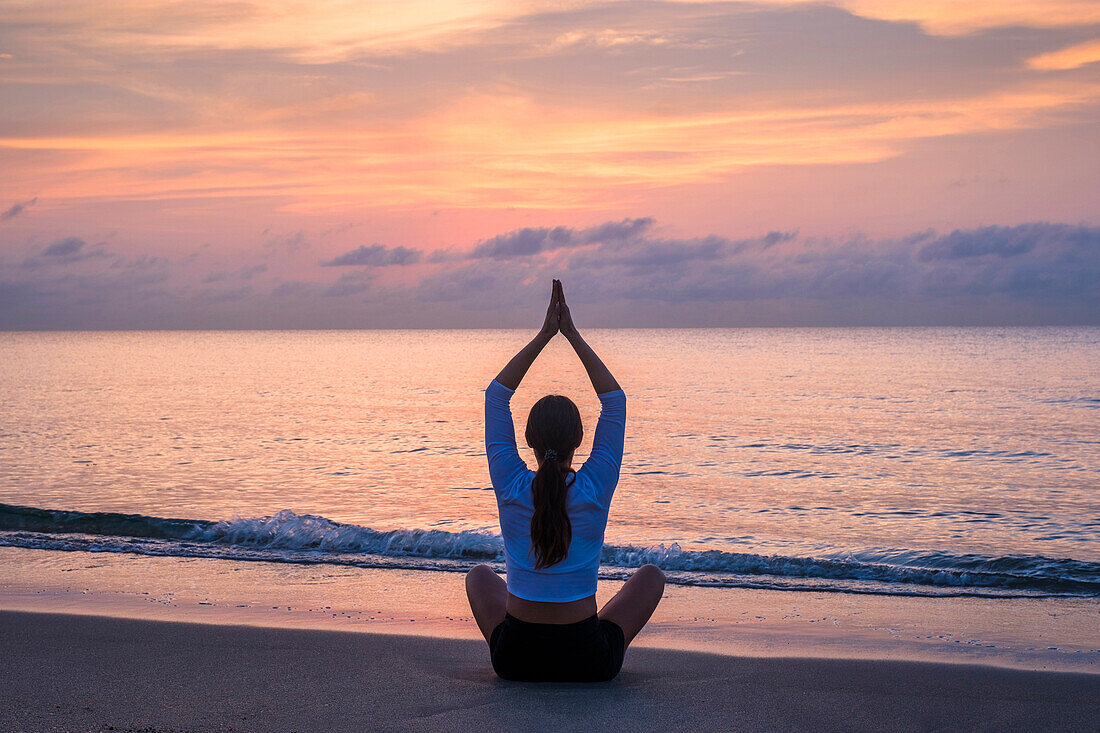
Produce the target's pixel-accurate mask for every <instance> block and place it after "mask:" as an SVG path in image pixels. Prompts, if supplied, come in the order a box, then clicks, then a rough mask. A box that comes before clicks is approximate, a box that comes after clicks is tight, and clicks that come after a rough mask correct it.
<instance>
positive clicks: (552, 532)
mask: <svg viewBox="0 0 1100 733" xmlns="http://www.w3.org/2000/svg"><path fill="white" fill-rule="evenodd" d="M526 437H527V445H529V446H531V448H532V449H534V451H535V454H536V455H537V456H538V457H539V458H540V459H541V460H542V465H541V466H539V470H538V471H537V472H536V473H535V478H534V480H533V481H532V482H531V496H532V500H533V502H534V505H535V513H534V514H533V515H532V516H531V547H532V549H533V550H534V552H535V568H536V569H538V570H541V569H542V568H548V567H550V566H551V565H557V564H558V563H559V562H561V561H562V560H564V559H565V556H566V555H567V554H568V553H569V543H570V541H571V540H572V539H573V525H572V524H571V523H570V521H569V514H568V513H567V512H566V511H565V500H566V494H567V493H568V490H569V487H570V486H572V485H573V480H574V479H575V478H576V476H577V472H576V471H573V470H572V469H570V470H568V471H567V470H565V469H564V468H563V467H562V466H563V465H565V464H566V462H567V461H568V460H569V458H570V456H572V455H573V451H575V450H576V449H577V446H579V445H580V444H581V439H582V438H583V437H584V428H583V427H582V426H581V413H580V410H578V409H577V406H576V405H575V404H573V400H571V399H569V398H568V397H562V396H561V395H546V396H545V397H543V398H542V399H541V400H539V401H538V402H536V403H535V404H534V406H533V407H532V408H531V413H530V414H529V415H528V416H527V431H526Z"/></svg>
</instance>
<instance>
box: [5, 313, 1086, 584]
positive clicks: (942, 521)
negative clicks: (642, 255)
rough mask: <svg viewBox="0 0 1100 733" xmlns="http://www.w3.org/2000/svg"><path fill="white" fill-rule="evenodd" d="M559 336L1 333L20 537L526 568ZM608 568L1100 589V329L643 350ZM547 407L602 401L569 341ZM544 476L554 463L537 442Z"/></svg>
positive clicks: (430, 565)
mask: <svg viewBox="0 0 1100 733" xmlns="http://www.w3.org/2000/svg"><path fill="white" fill-rule="evenodd" d="M532 335H533V332H526V331H505V330H476V331H473V330H472V331H456V330H442V331H430V330H410V331H399V330H397V331H373V330H364V331H255V332H251V331H250V332H245V331H205V332H199V331H187V332H49V333H23V332H9V333H0V354H3V358H2V359H0V389H2V392H3V401H2V404H3V409H2V411H0V546H5V547H13V548H26V549H34V550H37V551H40V552H41V553H42V554H41V555H39V556H38V557H41V558H49V557H57V558H59V562H60V561H61V560H60V559H61V558H64V557H65V553H71V552H73V551H81V552H99V553H102V552H108V553H125V554H130V555H145V556H164V557H179V558H218V559H221V560H225V561H228V562H231V563H249V562H254V561H257V560H260V561H268V562H276V563H287V564H292V565H312V566H331V567H340V566H343V567H348V566H354V567H368V568H395V569H401V570H402V571H406V572H407V571H418V570H425V571H427V570H454V571H458V570H464V569H466V568H469V567H470V566H471V565H473V564H475V563H479V562H488V563H491V564H496V565H497V566H498V567H500V569H501V570H502V569H503V564H502V544H501V540H500V537H499V526H498V524H497V517H496V505H495V501H494V498H493V493H492V489H491V487H490V484H489V478H488V472H487V469H486V464H485V457H484V449H483V426H482V409H483V403H482V401H483V390H484V388H485V386H486V385H487V384H488V383H489V381H490V380H491V379H492V378H493V377H494V376H495V374H496V373H497V371H498V370H499V369H500V368H501V367H502V366H503V365H504V363H505V362H506V361H507V360H508V359H509V358H510V357H511V356H512V355H513V353H514V352H515V351H517V350H518V349H519V348H520V347H521V346H522V345H523V344H524V343H526V341H527V339H529V338H530V336H532ZM585 335H586V337H587V338H588V340H589V342H590V343H591V344H592V345H593V347H594V348H595V349H596V350H597V352H598V353H599V354H600V355H601V356H602V357H603V359H604V361H605V362H606V363H607V365H608V366H609V368H610V369H611V370H612V372H613V373H614V374H615V375H616V377H617V378H618V380H619V381H620V383H621V384H622V386H623V388H624V390H625V391H626V394H627V399H628V403H627V412H628V423H627V439H626V453H625V456H624V460H623V468H622V474H621V478H620V482H619V485H618V488H617V490H616V493H615V498H614V501H613V503H612V507H611V515H610V520H609V523H608V528H607V535H606V544H605V548H604V553H603V560H602V565H601V576H602V577H604V578H609V579H615V578H622V577H625V576H626V575H627V574H628V573H629V572H630V569H632V568H634V567H637V566H639V565H641V564H643V563H647V562H652V563H656V564H657V565H659V566H661V567H662V568H664V569H665V570H666V571H667V573H668V576H669V581H670V583H671V584H673V585H682V586H693V585H694V586H707V587H711V588H755V589H776V590H803V591H813V592H820V593H845V594H868V595H885V596H898V595H901V596H909V595H913V596H968V597H970V596H972V597H977V598H989V599H994V600H995V599H997V598H1002V597H1003V598H1019V597H1026V598H1077V599H1082V598H1084V599H1096V598H1100V497H1098V492H1097V489H1098V486H1100V430H1098V427H1100V420H1098V418H1100V329H1098V328H896V329H895V328H844V329H820V328H809V329H764V328H758V329H656V330H644V329H621V330H599V329H596V330H591V331H586V332H585ZM546 393H560V394H565V395H568V396H570V397H572V398H573V399H574V400H575V401H576V402H577V404H578V405H579V407H580V409H581V414H582V418H583V420H584V424H585V430H586V442H585V443H584V444H583V445H582V449H581V451H580V452H579V453H578V456H577V462H578V463H579V462H581V461H583V458H584V453H585V451H586V449H587V445H589V441H590V440H591V431H592V429H593V428H594V426H595V420H596V415H597V411H598V406H599V403H598V401H597V400H596V398H595V396H594V394H593V393H592V390H591V387H590V386H589V384H588V381H587V379H586V377H585V374H584V371H583V369H582V367H581V366H580V364H579V363H578V362H577V360H576V359H575V357H574V356H573V355H572V352H571V351H570V350H569V347H568V344H567V343H566V342H565V341H564V340H563V339H557V340H555V342H554V343H552V344H551V346H550V347H548V349H547V350H546V352H545V353H544V355H543V356H542V357H541V358H540V360H539V361H537V362H536V364H535V366H534V367H533V368H532V370H531V372H530V373H529V375H528V376H527V378H526V379H525V380H524V382H523V384H522V386H521V387H520V389H519V391H518V392H517V394H516V397H515V398H514V400H513V410H514V417H515V419H516V422H517V425H518V428H517V433H518V434H519V435H520V438H521V440H522V429H523V423H524V420H525V419H526V414H527V410H528V409H529V407H530V405H531V404H533V402H534V401H535V400H536V399H538V398H539V397H541V396H542V395H543V394H546ZM521 453H523V454H524V455H525V457H527V458H528V460H529V462H531V463H532V464H533V457H532V456H530V455H528V452H527V451H526V448H525V447H523V446H521Z"/></svg>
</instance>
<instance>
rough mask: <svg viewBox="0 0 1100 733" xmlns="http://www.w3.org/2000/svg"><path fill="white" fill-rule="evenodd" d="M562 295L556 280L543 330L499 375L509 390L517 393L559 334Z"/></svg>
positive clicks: (540, 330)
mask: <svg viewBox="0 0 1100 733" xmlns="http://www.w3.org/2000/svg"><path fill="white" fill-rule="evenodd" d="M560 294H561V283H559V282H558V281H557V280H555V281H554V289H553V291H552V292H551V294H550V306H549V307H548V308H547V309H546V320H545V321H543V324H542V328H541V329H539V332H538V334H537V335H536V336H535V337H534V338H533V339H531V342H530V343H529V344H527V345H526V346H524V347H523V348H522V349H520V351H519V353H518V354H516V355H515V356H513V357H512V360H511V361H510V362H508V363H507V364H506V365H505V366H504V368H503V369H501V370H500V374H498V375H497V381H498V382H500V383H501V384H503V385H504V386H505V387H507V388H508V389H510V390H512V391H515V390H516V389H517V388H518V387H519V383H520V382H522V381H523V377H524V376H526V374H527V370H528V369H530V368H531V365H532V364H534V363H535V359H537V358H538V355H539V354H541V353H542V350H543V348H545V347H546V344H548V343H550V339H552V338H554V334H556V333H557V332H558V320H559V307H558V298H559V296H560Z"/></svg>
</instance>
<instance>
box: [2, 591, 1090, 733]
mask: <svg viewBox="0 0 1100 733" xmlns="http://www.w3.org/2000/svg"><path fill="white" fill-rule="evenodd" d="M0 659H2V660H3V664H2V667H0V729H2V730H5V731H23V730H26V731H54V730H64V731H69V730H97V731H98V730H123V731H125V730H131V731H147V732H150V733H151V732H152V731H192V730H194V731H253V730H257V731H259V730H273V731H316V730H323V731H345V730H346V731H365V730H477V731H479V732H482V731H493V730H505V729H507V730H531V729H535V730H541V729H549V728H551V727H553V729H555V730H578V731H591V730H601V729H609V730H618V729H623V730H632V731H634V730H669V729H679V730H708V729H710V730H717V729H723V730H729V729H738V730H765V729H766V730H806V729H814V730H816V731H824V730H942V729H950V730H1020V729H1033V730H1093V731H1094V730H1097V728H1098V727H1100V674H1096V675H1092V674H1072V673H1062V672H1034V671H1020V670H1011V669H1001V668H994V667H982V666H973V665H952V664H932V663H924V662H899V661H867V660H852V659H785V658H748V657H730V656H718V655H708V654H701V653H697V652H686V651H672V650H664V649H647V648H637V649H634V648H632V649H630V650H629V651H628V653H627V659H626V663H625V664H624V666H623V671H622V673H621V674H620V676H619V677H618V678H617V679H616V680H614V681H612V682H609V683H605V684H600V685H579V684H578V685H572V684H554V685H534V684H523V683H510V682H504V681H501V680H499V679H497V678H496V677H495V676H494V675H493V673H492V670H491V668H490V666H489V659H488V650H487V648H486V647H485V645H484V644H483V643H479V642H473V641H464V640H456V639H440V638H432V637H412V636H398V635H384V634H369V633H353V632H340V631H315V630H300V629H271V628H258V627H246V626H225V625H203V624H193V623H176V622H158V621H142V620H132V619H119V618H107V617H98V616H75V615H65V614H42V613H21V612H7V611H5V612H0Z"/></svg>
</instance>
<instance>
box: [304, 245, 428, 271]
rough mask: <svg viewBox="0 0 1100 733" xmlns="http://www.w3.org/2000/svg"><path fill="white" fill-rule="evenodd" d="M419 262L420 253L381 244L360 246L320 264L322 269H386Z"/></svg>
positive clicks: (406, 248)
mask: <svg viewBox="0 0 1100 733" xmlns="http://www.w3.org/2000/svg"><path fill="white" fill-rule="evenodd" d="M419 261H420V252H419V251H417V250H414V249H409V248H408V247H387V246H385V245H382V244H372V245H370V246H367V245H360V246H359V247H356V248H355V249H353V250H351V251H350V252H345V253H344V254H342V255H339V256H338V257H334V258H332V259H331V260H325V261H324V262H322V263H321V266H322V267H387V266H389V265H412V264H416V263H417V262H419Z"/></svg>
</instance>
